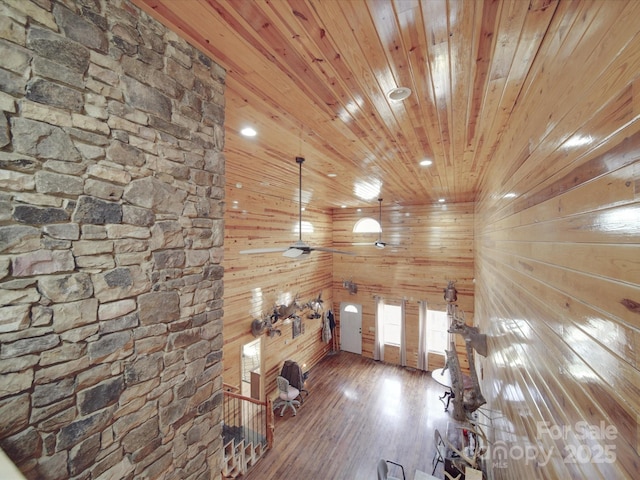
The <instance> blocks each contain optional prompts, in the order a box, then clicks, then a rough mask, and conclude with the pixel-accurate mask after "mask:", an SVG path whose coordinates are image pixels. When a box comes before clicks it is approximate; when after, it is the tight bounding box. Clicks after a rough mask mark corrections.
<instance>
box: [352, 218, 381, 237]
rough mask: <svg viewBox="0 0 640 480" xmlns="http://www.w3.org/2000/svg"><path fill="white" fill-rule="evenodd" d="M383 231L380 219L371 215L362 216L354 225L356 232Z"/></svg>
mask: <svg viewBox="0 0 640 480" xmlns="http://www.w3.org/2000/svg"><path fill="white" fill-rule="evenodd" d="M381 231H382V229H381V228H380V224H379V223H378V221H377V220H374V219H373V218H370V217H364V218H361V219H360V220H358V221H357V222H356V224H355V225H354V226H353V232H354V233H378V232H381Z"/></svg>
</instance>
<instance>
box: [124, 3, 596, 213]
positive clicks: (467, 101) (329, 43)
mask: <svg viewBox="0 0 640 480" xmlns="http://www.w3.org/2000/svg"><path fill="white" fill-rule="evenodd" d="M134 3H135V4H137V5H138V6H140V7H142V8H143V9H144V10H145V11H147V12H148V13H150V14H152V15H153V16H155V17H156V18H157V19H159V20H160V21H161V22H162V23H164V24H166V25H168V26H169V27H170V28H172V29H173V30H174V31H176V32H177V33H178V34H179V35H181V36H183V37H185V38H186V39H187V40H188V41H190V42H191V43H192V44H194V45H195V46H196V47H198V48H199V49H200V50H202V51H203V52H206V53H207V54H209V55H210V56H211V57H212V58H213V59H214V60H216V61H217V62H218V63H220V64H221V65H222V66H223V67H224V68H226V69H227V88H226V91H225V101H226V112H225V115H226V120H225V122H226V128H225V130H226V131H225V136H226V140H225V142H226V143H225V154H226V158H227V184H228V185H229V188H228V196H229V197H231V198H228V201H232V200H233V195H234V189H235V188H236V185H238V186H240V185H241V186H242V188H245V189H248V190H250V191H260V192H263V193H264V192H270V193H273V194H274V195H277V196H279V197H282V198H287V199H292V200H296V201H297V197H298V188H297V186H298V175H297V169H298V166H297V164H296V163H295V161H294V159H295V157H296V156H297V155H302V156H304V157H305V158H306V160H307V161H306V162H305V164H304V170H303V179H304V180H303V204H310V203H313V206H314V207H315V208H336V207H339V206H341V205H345V206H347V207H359V206H367V205H368V206H371V205H375V204H376V199H377V198H378V196H382V197H384V199H385V205H387V204H389V203H398V204H402V205H410V204H430V203H434V202H437V201H438V199H441V198H442V199H444V200H445V201H446V202H469V201H474V200H475V198H476V192H477V190H478V186H479V182H481V181H482V178H483V175H484V174H486V172H487V171H488V167H489V165H490V164H491V162H492V157H493V154H494V151H495V150H496V146H497V144H498V143H499V142H500V137H501V134H502V132H503V131H504V129H505V126H506V125H508V123H509V121H510V118H511V115H512V112H513V111H514V109H515V108H517V105H518V101H519V99H520V98H521V97H522V96H523V95H525V94H526V91H527V89H528V88H529V87H530V85H531V83H532V78H535V77H536V75H537V74H539V71H540V70H541V69H543V68H544V65H545V63H546V62H558V61H562V60H563V59H559V58H554V56H553V55H552V52H555V51H556V50H554V49H553V48H545V47H544V46H545V38H547V37H548V38H553V37H554V36H555V35H556V34H557V32H558V31H563V30H564V31H570V30H571V31H572V35H574V36H575V37H576V38H579V36H580V35H579V32H575V29H584V31H587V29H588V27H589V25H588V22H582V23H580V22H578V21H577V20H576V19H577V18H578V15H575V13H576V12H575V11H573V10H574V9H575V8H578V7H577V6H575V7H574V6H571V5H570V4H569V5H563V8H561V7H560V6H559V4H558V2H557V1H554V0H531V1H530V2H527V1H523V0H495V1H473V0H423V1H420V0H391V1H390V0H344V1H337V0H289V1H285V0H272V1H263V0H259V1H258V0H255V1H254V0H230V1H224V0H180V1H177V0H135V1H134ZM605 4H606V2H602V5H601V6H600V8H604V6H605ZM591 8H594V7H593V6H592V7H591ZM595 8H597V7H595ZM593 18H595V19H597V15H595V16H594V17H593ZM594 21H595V20H594ZM396 87H408V88H409V89H411V91H412V94H411V96H410V97H409V98H408V99H406V100H404V101H393V100H390V99H388V98H387V96H386V94H387V92H389V91H391V90H392V89H394V88H396ZM245 126H252V127H253V128H255V130H257V132H258V135H257V136H256V137H253V138H245V137H243V136H241V135H240V133H239V132H240V130H241V129H242V128H243V127H245ZM568 139H570V133H568V134H567V140H568ZM554 148H558V146H555V147H554ZM529 153H530V152H526V154H529ZM524 154H525V153H523V155H524ZM525 158H526V157H525ZM525 158H521V159H514V161H524V159H525ZM422 160H431V161H432V162H433V164H432V165H431V166H429V167H422V166H420V165H419V162H420V161H422ZM328 174H335V175H336V176H335V177H329V176H328ZM363 192H364V194H363ZM244 193H247V192H244ZM365 197H366V198H365Z"/></svg>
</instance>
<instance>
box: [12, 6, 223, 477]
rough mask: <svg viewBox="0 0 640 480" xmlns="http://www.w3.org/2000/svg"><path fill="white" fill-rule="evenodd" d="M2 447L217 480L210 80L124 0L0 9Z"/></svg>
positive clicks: (44, 470) (85, 470) (218, 133)
mask: <svg viewBox="0 0 640 480" xmlns="http://www.w3.org/2000/svg"><path fill="white" fill-rule="evenodd" d="M0 58H1V60H0V109H1V110H2V113H1V114H0V445H1V446H2V448H3V449H4V450H5V452H6V453H7V454H8V455H9V457H10V458H11V459H12V460H13V461H14V462H15V463H16V464H17V466H18V467H19V468H20V470H21V471H22V472H24V474H25V476H27V477H28V478H34V479H35V478H37V479H62V478H74V479H89V478H92V479H94V478H100V479H132V478H163V479H173V478H181V479H204V478H207V479H209V478H219V476H220V464H221V458H222V453H221V442H222V440H221V404H222V401H221V400H222V377H221V372H222V353H221V352H222V344H223V342H222V291H223V288H222V286H223V285H222V283H223V268H222V266H221V260H222V244H223V220H222V218H223V208H224V205H223V201H224V157H223V155H222V153H221V152H222V147H223V142H224V133H223V123H224V96H223V95H224V82H225V71H224V70H223V69H222V68H220V67H219V66H218V65H216V64H214V63H212V62H211V61H210V60H209V59H208V58H206V57H204V56H203V55H202V54H200V53H199V52H197V51H196V50H194V49H193V48H191V47H190V46H188V44H186V43H185V42H184V41H182V40H180V39H179V38H178V37H177V36H176V35H175V34H173V33H171V32H169V31H168V30H167V29H165V28H164V27H162V26H161V25H159V24H158V23H157V22H155V21H153V20H151V19H150V18H149V17H148V16H147V15H146V14H144V13H142V12H141V11H139V10H138V9H137V8H136V7H134V6H133V5H132V4H130V3H129V2H127V1H125V0H65V1H59V2H58V1H51V0H0Z"/></svg>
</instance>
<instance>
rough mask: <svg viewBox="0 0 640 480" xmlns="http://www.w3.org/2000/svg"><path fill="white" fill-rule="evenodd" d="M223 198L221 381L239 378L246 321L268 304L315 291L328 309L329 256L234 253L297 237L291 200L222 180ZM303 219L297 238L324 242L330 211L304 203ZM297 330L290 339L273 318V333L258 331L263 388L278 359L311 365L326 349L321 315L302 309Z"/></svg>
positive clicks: (270, 382) (268, 388) (286, 327)
mask: <svg viewBox="0 0 640 480" xmlns="http://www.w3.org/2000/svg"><path fill="white" fill-rule="evenodd" d="M227 195H228V196H227V198H228V199H229V204H228V206H227V211H226V213H225V259H224V267H225V277H224V278H225V282H224V286H225V293H224V341H225V345H224V380H225V383H227V384H229V385H234V386H239V384H240V365H241V362H240V354H241V348H242V345H244V344H245V343H248V342H250V341H252V340H254V339H255V337H254V336H253V335H252V333H251V322H252V320H253V319H254V318H261V316H262V315H263V314H266V313H269V312H271V311H272V310H273V307H274V305H276V304H281V303H287V304H288V303H290V302H291V301H292V300H293V299H294V297H295V296H296V295H298V302H299V303H301V304H304V303H307V302H308V301H309V300H312V299H314V298H316V297H317V296H318V294H319V293H320V292H322V299H323V301H324V305H325V307H326V308H330V306H331V302H332V298H331V288H332V280H333V279H332V261H333V260H332V256H331V255H330V254H317V252H316V253H312V254H311V255H310V256H309V257H308V258H305V259H304V260H297V259H296V260H292V259H289V258H286V257H283V256H282V254H281V253H268V254H264V255H244V254H243V255H240V254H239V253H238V252H239V251H240V250H244V249H252V248H263V247H287V246H289V245H291V244H292V243H294V242H295V241H296V240H297V239H298V233H296V232H297V231H296V230H295V229H296V227H297V225H298V203H297V202H295V201H292V200H290V199H283V198H280V197H277V196H275V195H273V194H270V193H268V192H267V193H255V192H250V191H248V190H246V189H241V188H240V189H239V188H236V187H231V186H227ZM304 221H305V222H306V221H308V222H311V224H312V225H313V229H314V231H313V233H307V232H304V231H303V240H304V241H306V242H307V243H309V244H312V245H322V246H327V247H330V246H331V223H332V222H331V214H330V212H323V211H318V210H313V209H312V208H307V209H306V210H305V212H304ZM304 313H305V314H304V316H303V320H302V323H303V326H304V333H303V334H302V335H300V336H298V337H296V338H295V339H294V338H292V337H293V335H292V325H291V323H286V324H283V322H282V321H279V322H277V323H276V327H278V328H279V329H280V330H281V335H279V336H278V335H275V336H273V337H269V336H267V335H266V334H264V335H263V354H264V364H263V366H264V372H263V374H264V375H263V387H264V390H265V393H266V394H267V395H270V394H271V393H272V392H273V391H274V390H275V378H276V376H277V375H278V374H279V372H280V370H281V368H282V364H283V362H284V361H285V360H289V359H291V360H294V361H296V362H298V363H299V364H300V365H301V366H302V365H304V364H306V366H307V368H311V366H313V365H314V364H315V363H317V362H318V361H319V360H320V359H321V358H322V357H323V356H324V355H325V354H326V353H327V352H328V351H329V349H330V344H326V343H323V342H322V339H321V337H322V320H321V319H309V318H308V315H307V313H308V311H307V312H304Z"/></svg>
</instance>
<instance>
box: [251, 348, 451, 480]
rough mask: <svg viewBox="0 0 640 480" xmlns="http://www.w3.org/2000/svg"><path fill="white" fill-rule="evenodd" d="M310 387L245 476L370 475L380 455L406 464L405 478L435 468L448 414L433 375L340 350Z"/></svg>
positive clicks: (313, 375)
mask: <svg viewBox="0 0 640 480" xmlns="http://www.w3.org/2000/svg"><path fill="white" fill-rule="evenodd" d="M305 385H306V388H307V389H308V390H309V395H308V396H306V397H305V398H304V403H303V405H302V406H301V407H300V408H299V409H298V413H297V415H296V416H295V417H294V416H292V414H291V411H290V410H289V411H287V412H285V414H284V417H280V416H279V415H280V411H279V410H277V411H276V427H275V440H274V447H273V449H272V450H271V451H269V452H268V453H267V454H266V455H265V457H264V458H263V459H261V461H260V462H258V464H257V465H256V466H254V467H253V468H252V469H251V470H250V471H249V472H248V473H247V475H245V476H244V478H245V479H246V480H265V479H276V478H286V479H292V480H303V479H314V480H315V479H332V480H339V479H350V480H360V479H362V480H373V479H375V478H377V477H376V465H377V463H378V460H379V459H381V458H384V459H386V460H393V461H395V462H398V463H401V464H402V465H403V466H404V469H405V474H406V478H407V480H412V479H413V478H414V474H415V470H416V469H419V470H422V471H424V472H428V473H431V468H432V467H431V460H432V458H433V453H434V440H433V438H434V429H436V428H438V429H440V430H441V431H445V430H446V425H447V422H448V421H449V420H450V417H449V414H448V413H445V412H444V407H443V405H442V403H441V402H440V400H438V396H440V395H442V393H443V389H442V387H441V386H439V385H438V384H437V383H436V382H434V381H433V380H432V379H431V376H430V374H429V373H427V372H422V371H418V370H410V369H406V368H401V367H399V366H394V365H388V364H384V363H380V362H376V361H374V360H371V359H368V358H363V357H361V356H359V355H355V354H351V353H347V352H340V353H338V354H335V355H330V356H327V357H326V358H324V359H323V360H322V361H321V362H320V363H319V364H318V365H316V366H315V367H314V368H313V369H311V370H310V371H309V376H308V378H307V381H306V384H305ZM391 473H394V471H393V470H392V471H391ZM398 473H399V472H398ZM436 475H439V477H440V478H442V464H440V465H439V466H438V470H436Z"/></svg>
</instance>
